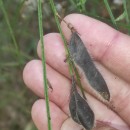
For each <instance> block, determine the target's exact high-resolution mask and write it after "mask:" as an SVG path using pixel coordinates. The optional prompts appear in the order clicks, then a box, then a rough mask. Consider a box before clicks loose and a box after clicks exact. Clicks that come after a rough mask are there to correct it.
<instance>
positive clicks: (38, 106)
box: [31, 99, 127, 130]
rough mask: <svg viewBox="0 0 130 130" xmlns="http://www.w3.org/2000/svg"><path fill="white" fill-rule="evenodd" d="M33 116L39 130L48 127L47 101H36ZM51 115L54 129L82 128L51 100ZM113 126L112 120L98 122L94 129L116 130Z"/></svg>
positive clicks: (119, 128)
mask: <svg viewBox="0 0 130 130" xmlns="http://www.w3.org/2000/svg"><path fill="white" fill-rule="evenodd" d="M31 113H32V118H33V121H34V123H35V125H36V126H37V128H38V130H44V129H45V130H46V129H47V115H46V106H45V101H44V100H43V99H40V100H38V101H36V102H35V103H34V105H33V107H32V112H31ZM50 115H51V125H52V129H53V130H81V129H83V127H82V126H81V125H79V124H77V123H75V122H74V121H73V120H72V118H68V116H67V115H66V114H65V113H64V112H63V111H61V110H60V109H59V107H58V106H56V105H55V104H54V103H52V102H50ZM117 126H118V125H115V126H111V125H110V122H107V123H106V124H105V123H104V122H98V125H97V126H96V127H95V128H94V130H97V129H98V130H103V129H105V130H106V129H110V130H115V129H116V127H117ZM117 129H118V130H122V129H124V130H127V128H122V127H121V126H118V127H117Z"/></svg>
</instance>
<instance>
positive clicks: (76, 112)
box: [69, 78, 94, 130]
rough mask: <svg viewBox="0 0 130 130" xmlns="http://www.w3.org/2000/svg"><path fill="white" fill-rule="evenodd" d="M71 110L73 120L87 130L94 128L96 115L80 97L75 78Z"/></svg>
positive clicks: (70, 104)
mask: <svg viewBox="0 0 130 130" xmlns="http://www.w3.org/2000/svg"><path fill="white" fill-rule="evenodd" d="M69 109H70V113H71V116H72V119H73V120H74V121H75V122H77V123H78V124H80V125H82V126H83V127H84V128H85V129H86V130H91V129H92V128H93V126H94V113H93V111H92V110H91V108H90V107H89V105H88V103H87V102H86V101H85V100H84V99H83V98H82V97H81V96H80V95H79V93H78V92H77V89H76V84H75V81H74V78H72V88H71V98H70V103H69Z"/></svg>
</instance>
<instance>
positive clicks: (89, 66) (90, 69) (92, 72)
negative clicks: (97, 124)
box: [69, 32, 110, 101]
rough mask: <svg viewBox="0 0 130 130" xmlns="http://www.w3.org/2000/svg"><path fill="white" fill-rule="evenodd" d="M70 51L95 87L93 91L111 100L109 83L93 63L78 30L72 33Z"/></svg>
mask: <svg viewBox="0 0 130 130" xmlns="http://www.w3.org/2000/svg"><path fill="white" fill-rule="evenodd" d="M69 51H70V55H71V58H72V59H73V60H74V63H75V64H76V66H77V67H78V68H79V69H80V70H81V71H82V72H83V73H84V76H85V79H86V81H87V82H88V84H89V86H91V87H90V89H91V88H93V89H92V93H93V90H94V93H96V94H97V93H98V95H99V96H100V97H102V98H103V99H105V100H107V101H109V100H110V93H109V90H108V87H107V84H106V82H105V80H104V78H103V77H102V75H101V73H100V72H99V71H98V69H97V68H96V66H95V64H94V63H93V61H92V59H91V57H90V55H89V53H88V51H87V49H86V47H85V46H84V44H83V42H82V40H81V39H80V37H79V36H78V34H77V33H76V32H73V33H72V37H71V40H70V44H69Z"/></svg>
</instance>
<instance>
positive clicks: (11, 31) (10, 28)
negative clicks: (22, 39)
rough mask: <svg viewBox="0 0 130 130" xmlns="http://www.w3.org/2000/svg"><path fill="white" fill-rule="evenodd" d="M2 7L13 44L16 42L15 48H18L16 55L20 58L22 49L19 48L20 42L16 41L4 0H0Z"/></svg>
mask: <svg viewBox="0 0 130 130" xmlns="http://www.w3.org/2000/svg"><path fill="white" fill-rule="evenodd" d="M0 7H1V9H2V11H3V14H4V17H5V21H6V23H7V26H8V29H9V32H10V35H11V38H12V40H13V44H14V47H15V50H16V55H17V57H18V58H20V50H19V47H18V43H17V42H16V38H15V35H14V32H13V29H12V27H11V24H10V21H9V18H8V15H7V12H6V10H5V7H4V3H3V1H2V0H0Z"/></svg>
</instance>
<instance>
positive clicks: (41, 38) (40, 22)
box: [38, 0, 52, 130]
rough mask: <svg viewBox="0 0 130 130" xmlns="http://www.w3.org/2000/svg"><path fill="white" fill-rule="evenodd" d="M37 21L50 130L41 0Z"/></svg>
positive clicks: (49, 127)
mask: <svg viewBox="0 0 130 130" xmlns="http://www.w3.org/2000/svg"><path fill="white" fill-rule="evenodd" d="M38 21H39V33H40V41H41V50H42V65H43V81H44V94H45V100H46V111H47V122H48V130H51V129H52V127H51V117H50V106H49V97H48V86H47V77H46V59H45V52H44V40H43V29H42V27H43V25H42V7H41V0H38Z"/></svg>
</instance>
